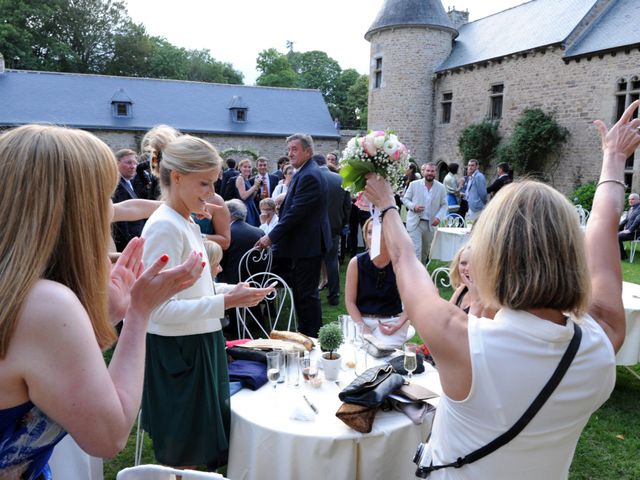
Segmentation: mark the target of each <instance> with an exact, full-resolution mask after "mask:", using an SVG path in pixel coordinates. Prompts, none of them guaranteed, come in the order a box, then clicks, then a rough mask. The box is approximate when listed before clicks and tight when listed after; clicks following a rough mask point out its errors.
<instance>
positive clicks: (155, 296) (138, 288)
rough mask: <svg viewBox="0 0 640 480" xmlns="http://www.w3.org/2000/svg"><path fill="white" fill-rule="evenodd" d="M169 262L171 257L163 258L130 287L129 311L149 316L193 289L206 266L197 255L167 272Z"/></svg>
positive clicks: (194, 253)
mask: <svg viewBox="0 0 640 480" xmlns="http://www.w3.org/2000/svg"><path fill="white" fill-rule="evenodd" d="M168 261H169V257H168V255H162V256H161V257H160V258H158V259H157V260H156V261H155V262H154V263H153V264H152V265H151V266H150V267H149V268H147V269H146V270H145V271H144V272H143V273H142V274H141V275H140V276H139V277H138V279H137V280H136V281H135V283H134V284H133V287H132V288H131V305H130V307H129V308H130V309H135V310H137V311H138V312H140V313H142V314H144V315H146V316H148V315H149V314H150V313H151V311H152V310H153V309H154V308H156V307H157V306H158V305H160V304H162V303H164V302H165V301H167V300H168V299H169V298H171V297H172V296H174V295H175V294H176V293H178V292H180V291H182V290H184V289H185V288H189V287H190V286H192V285H193V284H194V283H195V282H196V281H197V280H198V279H199V278H200V275H202V270H203V269H204V267H205V265H206V263H205V262H203V261H202V256H201V254H198V253H196V252H193V253H192V254H191V255H189V258H187V260H185V262H184V263H182V264H181V265H178V266H176V267H172V268H167V269H166V270H165V269H164V267H165V266H166V265H167V262H168Z"/></svg>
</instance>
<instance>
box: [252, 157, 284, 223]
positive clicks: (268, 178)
mask: <svg viewBox="0 0 640 480" xmlns="http://www.w3.org/2000/svg"><path fill="white" fill-rule="evenodd" d="M268 168H269V161H268V160H267V159H266V158H264V157H259V158H258V160H256V169H257V170H258V174H257V175H256V176H255V177H253V178H251V179H250V180H249V181H250V182H251V183H252V184H253V182H254V181H255V180H256V179H257V178H259V179H260V190H259V192H258V194H257V195H256V196H255V197H254V201H255V202H256V206H257V207H258V210H260V200H263V199H265V198H271V194H272V193H273V190H274V189H275V188H276V185H278V182H279V180H278V177H276V176H275V175H273V174H271V173H269V172H268Z"/></svg>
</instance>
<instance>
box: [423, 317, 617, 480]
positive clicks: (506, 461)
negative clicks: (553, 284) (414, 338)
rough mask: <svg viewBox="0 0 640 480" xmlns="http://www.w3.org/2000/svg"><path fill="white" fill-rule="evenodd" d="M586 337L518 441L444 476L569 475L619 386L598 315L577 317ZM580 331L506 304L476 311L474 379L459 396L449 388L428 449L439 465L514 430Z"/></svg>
mask: <svg viewBox="0 0 640 480" xmlns="http://www.w3.org/2000/svg"><path fill="white" fill-rule="evenodd" d="M577 323H578V324H579V325H580V327H581V328H582V341H581V343H580V349H579V350H578V353H577V354H576V357H575V358H574V360H573V362H572V364H571V366H570V367H569V370H568V371H567V373H566V374H565V376H564V378H563V379H562V381H561V382H560V384H559V385H558V387H557V388H556V390H555V391H554V392H553V394H552V395H551V397H550V398H549V399H548V400H547V402H546V403H545V405H544V406H543V407H542V409H541V410H540V411H539V412H538V414H537V415H536V416H535V417H534V418H533V419H532V420H531V422H530V423H529V424H528V425H527V426H526V427H525V429H524V430H523V431H522V432H520V434H519V435H518V436H517V437H516V438H514V439H513V440H512V441H511V442H509V443H508V444H506V445H504V446H503V447H501V448H500V449H498V450H496V451H495V452H493V453H492V454H490V455H488V456H486V457H484V458H482V459H480V460H478V461H476V462H474V463H472V464H470V465H466V466H464V467H462V468H460V469H456V468H453V467H450V468H446V469H442V470H438V471H435V472H433V473H432V474H431V476H430V478H432V479H434V480H436V479H518V480H527V479H535V480H539V479H545V480H553V479H564V478H567V477H568V472H569V466H570V465H571V460H572V457H573V453H574V450H575V447H576V444H577V442H578V438H579V437H580V433H581V432H582V429H583V428H584V426H585V425H586V423H587V421H588V420H589V417H590V416H591V414H592V413H593V412H594V411H595V410H597V409H598V408H599V407H600V405H602V404H603V403H604V402H605V401H606V400H607V398H609V395H610V394H611V391H612V390H613V387H614V385H615V376H616V372H615V354H614V351H613V347H612V345H611V342H610V341H609V339H608V337H607V336H606V334H605V333H604V331H603V330H602V328H601V327H600V326H599V325H598V324H597V323H596V322H595V320H593V319H592V318H591V317H590V316H588V315H585V316H584V317H583V318H581V319H580V320H578V321H577ZM572 336H573V321H572V320H568V321H567V325H566V326H562V325H557V324H555V323H552V322H549V321H546V320H541V319H539V318H538V317H536V316H534V315H532V314H530V313H527V312H524V311H514V310H509V309H505V308H503V309H502V310H500V311H499V312H498V314H497V315H496V317H495V319H494V320H490V319H486V318H477V317H474V316H472V315H469V348H470V352H471V365H472V369H473V370H472V371H473V373H472V377H473V380H472V386H471V391H470V393H469V396H468V397H467V398H466V399H465V400H462V401H454V400H451V399H450V398H448V397H446V395H443V397H442V398H441V401H440V404H439V405H438V409H437V411H436V416H435V419H434V425H433V430H432V435H431V439H430V441H429V445H428V452H429V453H430V455H431V458H432V459H433V464H434V465H440V464H445V463H451V462H454V461H455V460H456V459H457V458H458V457H464V456H465V455H468V454H469V453H471V452H473V451H474V450H476V449H478V448H480V447H483V446H484V445H486V444H487V443H489V442H490V441H492V440H493V439H495V438H496V437H498V436H499V435H501V434H503V433H504V432H506V431H507V430H508V429H509V428H510V427H511V426H512V425H513V424H514V423H515V422H516V421H517V420H518V419H519V418H520V417H521V416H522V414H523V413H524V411H525V410H526V409H527V408H528V407H529V406H530V405H531V402H532V401H533V399H534V398H535V397H536V396H537V395H538V393H540V391H541V390H542V388H543V386H544V385H545V384H546V383H547V381H548V380H549V378H550V377H551V375H552V374H553V372H554V371H555V368H556V367H557V365H558V363H559V362H560V358H561V357H562V355H563V354H564V352H565V350H566V348H567V346H568V344H569V342H570V340H571V338H572Z"/></svg>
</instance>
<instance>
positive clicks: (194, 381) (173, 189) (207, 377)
mask: <svg viewBox="0 0 640 480" xmlns="http://www.w3.org/2000/svg"><path fill="white" fill-rule="evenodd" d="M144 143H145V144H147V145H150V146H151V148H153V149H154V150H156V151H157V152H158V153H161V155H159V158H161V159H162V160H161V161H160V164H159V169H160V183H161V186H162V189H163V195H164V197H165V199H166V202H165V204H164V205H162V206H161V207H160V208H158V209H157V210H156V211H155V212H154V214H153V215H152V216H151V217H150V218H149V220H148V221H147V223H146V225H145V227H144V230H143V232H142V236H143V237H144V238H145V247H146V248H145V256H144V259H145V260H146V259H147V258H155V256H157V255H158V252H162V253H166V254H168V255H169V259H170V260H169V262H170V263H171V262H172V261H174V262H180V261H182V260H181V259H183V258H185V257H186V256H188V255H189V254H190V252H192V251H194V250H195V251H197V252H200V254H201V256H202V263H203V265H205V264H207V262H208V258H207V255H205V254H204V251H205V249H204V244H203V240H202V236H201V234H200V228H199V227H198V225H197V224H195V223H194V222H193V220H192V219H191V214H192V213H202V212H203V211H204V209H205V206H206V200H207V199H208V198H209V197H210V196H211V195H212V194H213V193H214V189H213V184H214V182H215V180H216V179H217V178H218V173H219V170H220V165H221V160H220V157H219V156H218V152H217V151H216V149H215V148H214V147H213V146H212V145H211V144H209V143H208V142H206V141H204V140H202V139H199V138H195V137H192V136H189V135H180V134H179V133H178V132H176V131H175V130H173V129H170V128H169V127H164V126H160V127H156V128H154V129H153V130H151V131H150V132H148V133H147V135H146V137H145V140H144ZM269 291H270V290H269V289H254V288H249V287H247V286H245V285H243V284H239V285H237V286H235V287H234V288H232V289H231V290H229V291H227V292H225V293H224V294H218V295H216V294H215V293H214V290H213V282H212V278H211V271H210V269H209V267H208V265H207V266H206V268H205V269H204V272H203V274H202V276H201V277H200V279H199V280H198V281H197V282H196V283H195V284H194V285H193V286H192V287H190V288H188V289H186V290H184V291H182V292H180V293H179V294H177V295H175V296H174V297H172V298H171V299H169V300H168V301H167V302H165V303H164V304H162V305H161V306H159V307H158V308H156V309H155V310H154V312H153V313H152V315H151V320H150V322H149V328H148V335H147V358H146V369H145V389H144V394H143V399H142V417H143V426H144V428H145V430H147V431H148V432H149V434H150V436H151V438H152V439H153V447H154V452H155V456H156V459H157V460H158V461H159V462H161V463H164V464H167V465H171V466H174V467H191V466H195V465H202V464H205V465H208V466H209V467H210V468H211V469H215V468H217V467H218V466H220V465H224V464H226V461H227V453H228V446H229V421H230V410H229V380H228V374H227V362H226V354H225V344H224V337H223V335H222V331H221V324H220V319H221V318H222V317H224V310H225V309H227V308H233V307H248V306H254V305H257V304H258V303H259V302H260V300H262V299H263V298H264V296H265V295H266V294H267V293H268V292H269Z"/></svg>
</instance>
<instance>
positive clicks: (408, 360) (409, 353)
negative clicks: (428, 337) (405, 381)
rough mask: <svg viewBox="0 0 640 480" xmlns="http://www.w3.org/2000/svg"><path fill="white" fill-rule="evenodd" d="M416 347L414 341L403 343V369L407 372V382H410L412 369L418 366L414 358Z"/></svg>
mask: <svg viewBox="0 0 640 480" xmlns="http://www.w3.org/2000/svg"><path fill="white" fill-rule="evenodd" d="M417 348H418V345H417V344H415V343H411V342H408V343H405V344H404V369H405V370H406V371H407V373H408V374H409V382H411V376H412V375H413V371H414V370H415V369H416V368H418V360H417V358H416V349H417Z"/></svg>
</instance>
